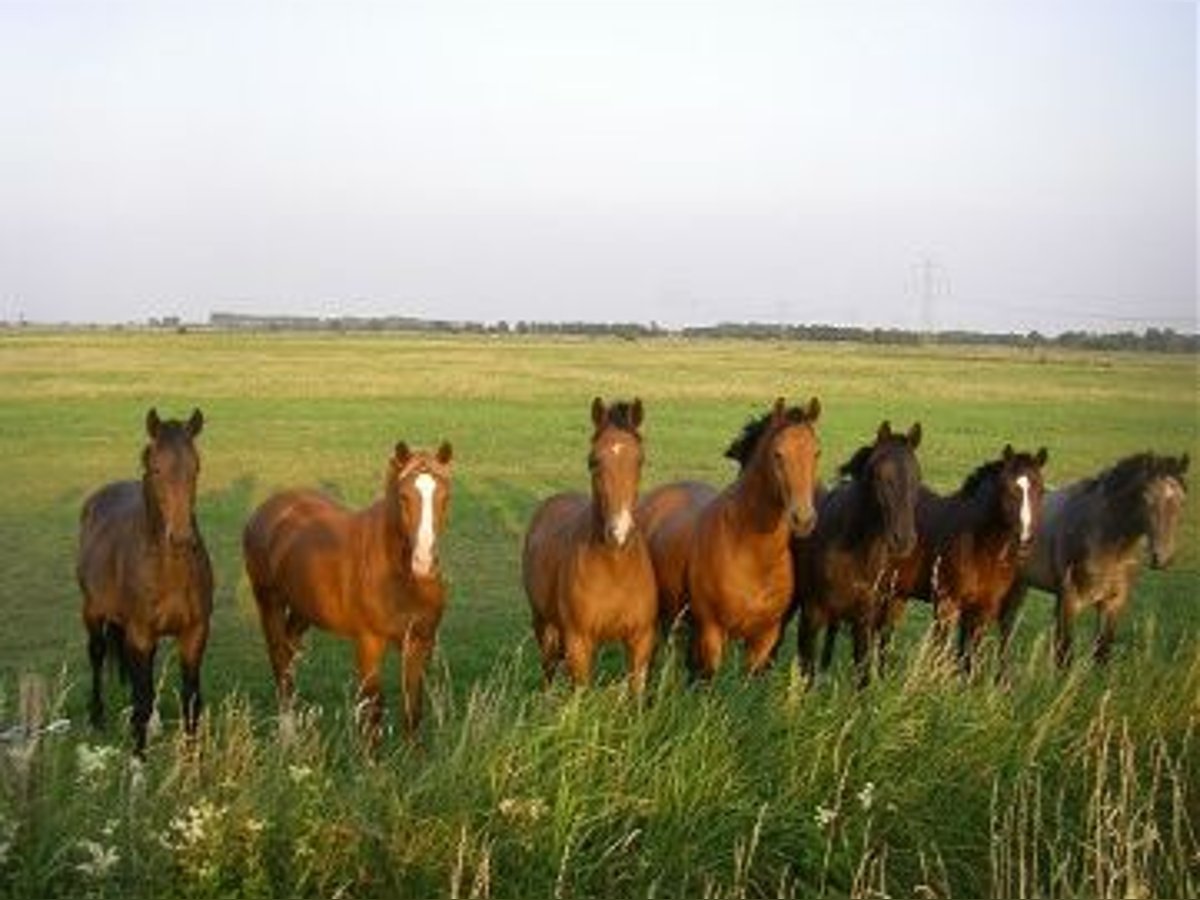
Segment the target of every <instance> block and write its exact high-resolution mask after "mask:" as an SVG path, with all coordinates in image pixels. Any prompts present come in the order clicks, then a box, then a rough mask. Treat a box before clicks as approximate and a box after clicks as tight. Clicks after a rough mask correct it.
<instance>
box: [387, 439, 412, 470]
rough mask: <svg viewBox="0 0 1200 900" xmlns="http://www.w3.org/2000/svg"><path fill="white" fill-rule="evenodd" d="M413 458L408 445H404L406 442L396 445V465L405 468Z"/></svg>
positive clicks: (394, 458)
mask: <svg viewBox="0 0 1200 900" xmlns="http://www.w3.org/2000/svg"><path fill="white" fill-rule="evenodd" d="M411 457H412V451H411V450H409V449H408V444H406V443H404V441H398V442H397V443H396V453H395V455H394V456H393V457H392V460H393V461H394V462H395V463H396V465H397V466H403V465H404V464H405V463H406V462H408V461H409V459H410V458H411Z"/></svg>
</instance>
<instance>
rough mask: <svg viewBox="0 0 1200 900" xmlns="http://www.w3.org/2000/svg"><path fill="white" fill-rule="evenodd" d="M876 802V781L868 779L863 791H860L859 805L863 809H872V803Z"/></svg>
mask: <svg viewBox="0 0 1200 900" xmlns="http://www.w3.org/2000/svg"><path fill="white" fill-rule="evenodd" d="M874 802H875V782H873V781H868V782H867V783H866V784H864V785H863V788H862V790H861V791H859V792H858V805H859V806H861V807H862V808H863V809H870V808H871V804H872V803H874Z"/></svg>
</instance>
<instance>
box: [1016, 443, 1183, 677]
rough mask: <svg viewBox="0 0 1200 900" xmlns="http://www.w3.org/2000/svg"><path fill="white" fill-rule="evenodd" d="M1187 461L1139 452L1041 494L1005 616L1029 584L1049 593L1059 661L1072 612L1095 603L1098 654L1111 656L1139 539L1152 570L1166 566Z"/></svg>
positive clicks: (1065, 651) (1067, 650) (1067, 653)
mask: <svg viewBox="0 0 1200 900" xmlns="http://www.w3.org/2000/svg"><path fill="white" fill-rule="evenodd" d="M1188 463H1189V459H1188V455H1187V454H1186V453H1185V454H1183V455H1182V456H1180V457H1170V456H1159V455H1156V454H1154V453H1139V454H1136V455H1134V456H1128V457H1126V458H1125V459H1122V460H1121V461H1120V462H1118V463H1117V464H1116V465H1114V466H1112V467H1111V468H1109V469H1106V470H1104V471H1103V472H1101V473H1100V474H1099V475H1096V476H1095V477H1093V478H1085V479H1083V480H1081V481H1077V482H1075V483H1073V484H1070V485H1068V486H1066V487H1064V488H1062V489H1060V490H1057V491H1051V492H1050V493H1048V494H1047V495H1046V497H1045V500H1044V503H1043V509H1042V527H1041V528H1040V529H1039V531H1038V534H1037V536H1036V539H1035V541H1034V545H1033V550H1032V552H1031V553H1030V554H1029V557H1028V559H1027V560H1026V561H1025V564H1024V565H1023V566H1022V569H1021V579H1020V580H1019V581H1018V583H1017V584H1016V585H1015V586H1014V590H1013V591H1012V595H1011V596H1010V597H1009V599H1008V601H1007V603H1008V607H1009V610H1008V613H1007V614H1008V615H1010V616H1013V615H1015V612H1016V608H1017V607H1018V606H1019V605H1020V602H1021V599H1022V597H1023V595H1024V593H1025V589H1026V588H1027V587H1029V586H1032V587H1035V588H1038V589H1039V590H1042V591H1046V592H1048V593H1051V594H1054V596H1055V598H1056V600H1057V605H1058V608H1057V634H1056V640H1055V655H1056V658H1057V659H1058V662H1059V664H1060V665H1063V664H1065V663H1066V662H1068V661H1069V659H1070V657H1071V626H1072V623H1073V621H1074V619H1075V616H1076V615H1078V614H1079V613H1080V611H1082V610H1083V609H1085V608H1087V607H1089V606H1095V607H1096V610H1097V613H1098V615H1099V619H1100V624H1099V628H1098V630H1097V634H1096V644H1095V658H1096V659H1097V661H1099V662H1104V661H1106V660H1107V659H1108V657H1109V655H1110V653H1111V651H1112V644H1113V638H1114V636H1115V633H1116V623H1117V617H1118V616H1119V615H1120V613H1121V611H1122V610H1123V609H1124V608H1125V604H1126V603H1127V602H1128V601H1129V593H1130V590H1131V588H1132V586H1133V581H1134V578H1135V576H1136V574H1137V571H1138V567H1139V565H1140V561H1141V556H1142V549H1141V545H1142V542H1143V539H1145V541H1146V543H1147V544H1148V545H1149V546H1148V550H1149V557H1150V566H1151V568H1154V569H1164V568H1166V567H1167V566H1168V565H1170V563H1171V558H1172V557H1173V556H1174V554H1175V535H1176V532H1177V531H1178V528H1179V521H1180V519H1181V517H1182V516H1181V513H1182V510H1183V504H1184V500H1185V499H1186V492H1187V484H1186V482H1185V481H1184V477H1183V476H1184V473H1185V472H1187V469H1188Z"/></svg>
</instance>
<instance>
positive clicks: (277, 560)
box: [242, 490, 352, 587]
mask: <svg viewBox="0 0 1200 900" xmlns="http://www.w3.org/2000/svg"><path fill="white" fill-rule="evenodd" d="M351 515H352V514H351V513H350V511H349V510H347V509H346V508H345V507H343V506H342V505H341V504H339V503H337V502H336V501H334V500H333V499H331V498H330V497H328V496H326V495H325V494H322V493H320V492H319V491H313V490H290V491H283V492H281V493H278V494H275V495H273V496H271V497H270V498H268V499H267V500H266V501H264V502H263V503H262V504H261V505H260V506H259V507H258V509H256V510H255V511H254V513H253V514H252V515H251V517H250V519H249V520H248V521H247V522H246V527H245V529H244V530H243V531H242V549H243V552H244V555H245V560H246V572H247V574H248V575H249V576H250V580H251V583H252V584H254V585H255V586H256V587H264V586H267V585H270V584H273V583H275V582H277V581H279V580H280V579H281V578H284V577H285V574H286V573H285V569H286V567H287V563H288V560H289V558H291V557H293V556H294V554H295V553H296V551H301V552H303V551H304V550H305V548H306V547H309V546H310V545H311V546H314V547H315V546H316V545H318V544H320V545H324V547H326V548H327V549H332V548H336V547H337V546H338V545H339V544H344V543H345V537H344V535H345V533H346V532H347V531H348V526H349V522H350V519H351Z"/></svg>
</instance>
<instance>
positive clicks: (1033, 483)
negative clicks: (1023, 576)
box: [999, 444, 1049, 552]
mask: <svg viewBox="0 0 1200 900" xmlns="http://www.w3.org/2000/svg"><path fill="white" fill-rule="evenodd" d="M1048 458H1049V454H1048V453H1047V452H1046V448H1045V447H1040V448H1039V449H1038V451H1037V453H1017V452H1015V451H1014V450H1013V448H1012V444H1005V445H1004V451H1003V452H1002V453H1001V454H1000V468H999V476H1000V507H1001V509H1002V510H1003V511H1004V521H1005V523H1006V524H1007V525H1008V526H1009V527H1010V528H1011V529H1012V531H1015V532H1016V533H1017V540H1018V541H1019V544H1020V549H1021V551H1022V552H1024V551H1027V550H1028V549H1029V547H1030V546H1031V545H1032V544H1033V539H1034V537H1035V536H1036V535H1037V532H1038V528H1039V527H1040V525H1041V520H1042V494H1043V493H1044V491H1045V484H1044V481H1043V479H1042V469H1043V467H1045V465H1046V460H1047V459H1048Z"/></svg>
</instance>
